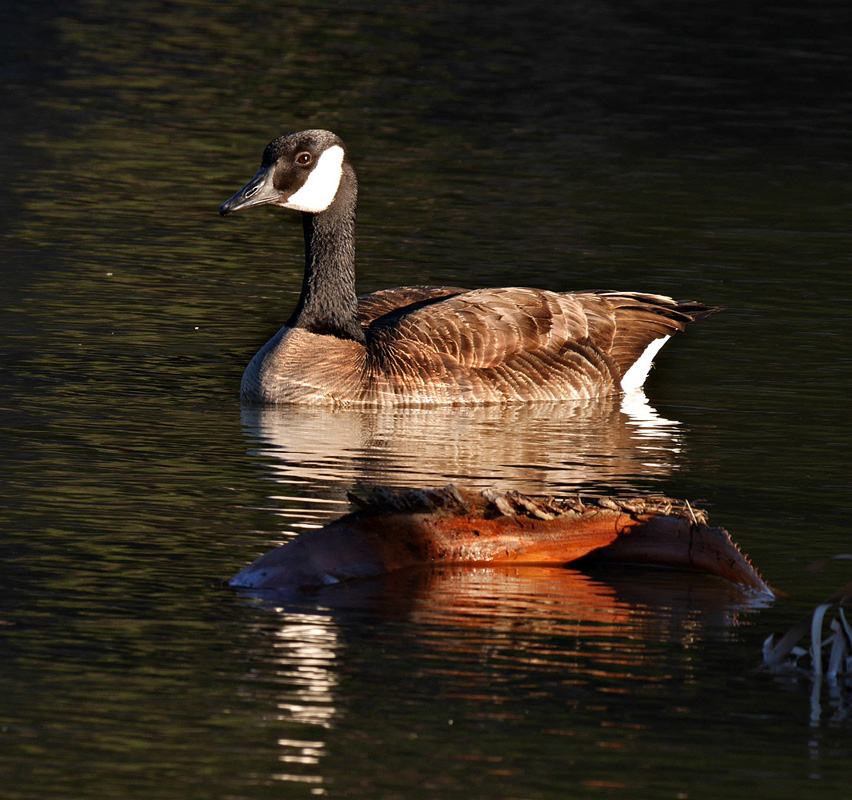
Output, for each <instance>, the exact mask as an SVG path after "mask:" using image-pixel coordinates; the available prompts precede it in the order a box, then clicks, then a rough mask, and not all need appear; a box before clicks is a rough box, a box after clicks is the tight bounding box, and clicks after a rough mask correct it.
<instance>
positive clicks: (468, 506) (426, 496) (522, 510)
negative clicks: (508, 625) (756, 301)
mask: <svg viewBox="0 0 852 800" xmlns="http://www.w3.org/2000/svg"><path fill="white" fill-rule="evenodd" d="M360 505H361V506H362V508H360V509H359V510H358V511H355V512H353V513H351V514H348V515H346V516H345V517H342V518H341V519H338V520H335V521H334V522H331V523H329V524H328V525H326V526H324V527H323V528H321V529H319V530H315V531H309V532H307V533H304V534H302V535H301V536H299V537H298V538H297V539H294V540H293V541H292V542H289V543H288V544H286V545H283V546H282V547H278V548H276V549H275V550H272V551H271V552H269V553H266V554H265V555H263V556H261V557H260V558H259V559H257V560H256V561H255V562H254V563H252V564H250V565H249V566H248V567H246V568H245V569H244V570H242V571H241V572H240V573H239V574H237V575H236V576H235V577H234V578H233V579H232V580H231V583H232V585H234V586H242V587H247V588H254V589H275V588H287V587H299V586H322V585H327V584H332V583H337V582H339V581H341V580H347V579H351V578H359V577H367V576H376V575H380V574H382V573H386V572H393V571H396V570H399V569H404V568H406V567H413V566H418V565H423V564H459V563H470V564H477V563H493V564H509V563H511V564H537V565H562V564H568V563H571V562H573V561H577V560H578V559H581V558H587V557H588V558H593V559H595V560H597V561H619V562H626V563H642V564H657V565H661V566H670V567H679V568H683V569H691V570H698V571H701V572H709V573H712V574H714V575H719V576H721V577H723V578H727V579H728V580H730V581H733V582H734V583H738V584H740V585H742V586H744V587H746V588H748V589H752V590H755V591H759V592H765V593H770V594H771V590H770V588H769V586H768V585H767V584H766V583H765V582H764V581H763V579H762V578H761V577H760V575H759V574H758V573H757V571H756V570H755V569H754V568H753V567H752V566H751V564H750V563H749V561H748V559H746V558H745V557H744V556H743V555H742V553H741V552H740V551H739V549H738V548H737V546H736V545H735V544H734V543H733V542H732V541H731V538H730V536H729V535H728V533H727V532H726V531H725V530H724V529H722V528H711V527H710V526H708V525H707V524H706V515H705V514H704V513H703V512H701V511H696V510H695V509H693V508H691V507H690V506H689V505H688V504H680V503H677V502H676V501H673V500H669V499H666V498H651V499H649V498H633V499H630V500H613V499H610V498H592V499H585V498H584V499H583V500H582V501H581V500H579V499H577V500H568V499H563V500H554V499H552V498H547V499H541V498H532V497H529V496H525V495H520V494H518V493H517V492H505V493H498V492H494V491H490V492H482V493H478V492H460V491H459V490H457V489H456V488H455V487H452V486H448V487H445V488H444V489H441V490H436V491H431V492H417V491H413V490H412V491H409V492H398V493H392V492H389V491H386V490H384V491H383V490H379V491H377V492H375V493H374V496H373V497H372V498H371V500H370V501H369V502H367V503H363V502H361V503H360Z"/></svg>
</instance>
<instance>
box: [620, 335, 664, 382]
mask: <svg viewBox="0 0 852 800" xmlns="http://www.w3.org/2000/svg"><path fill="white" fill-rule="evenodd" d="M671 338H672V337H671V336H663V337H662V338H661V339H654V341H653V342H651V344H649V345H648V346H647V347H646V348H645V352H644V353H642V355H641V356H639V358H637V359H636V360H635V361H634V362H633V366H631V367H630V369H629V370H627V372H625V373H624V377H623V378H622V379H621V390H622V391H623V392H635V391H636V390H637V389H641V388H642V384H643V383H645V378H647V377H648V373H649V372H650V371H651V365H652V364H653V363H654V358H655V357H656V355H657V353H659V352H660V350H661V349H662V347H663V345H664V344H665V343H666V342H667V341H668V340H669V339H671Z"/></svg>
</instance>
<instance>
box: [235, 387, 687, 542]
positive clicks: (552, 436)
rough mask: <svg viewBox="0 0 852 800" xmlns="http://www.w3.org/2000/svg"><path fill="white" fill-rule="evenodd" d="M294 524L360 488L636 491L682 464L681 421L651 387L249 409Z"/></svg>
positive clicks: (332, 511)
mask: <svg viewBox="0 0 852 800" xmlns="http://www.w3.org/2000/svg"><path fill="white" fill-rule="evenodd" d="M243 422H244V424H245V426H246V429H247V430H248V431H249V433H250V434H251V435H252V437H253V438H254V439H256V441H257V442H258V446H257V448H256V450H255V453H256V454H257V455H260V456H262V457H263V459H264V461H265V463H266V465H268V467H269V469H270V471H271V473H272V476H273V478H274V480H275V483H276V485H277V491H276V492H275V493H274V494H273V495H272V496H271V499H272V500H273V501H274V502H275V504H276V506H277V507H278V508H279V509H280V513H281V514H282V516H285V517H292V518H293V519H294V520H295V521H294V525H293V526H294V527H306V526H307V527H311V526H315V525H318V524H322V522H324V521H325V520H327V519H328V518H329V517H330V516H335V515H338V514H340V513H341V512H342V511H343V510H344V509H345V507H346V500H345V498H346V492H347V491H350V490H351V489H352V488H353V487H354V486H356V485H358V484H366V485H387V486H396V487H403V486H406V487H407V486H414V487H433V486H440V485H443V484H445V483H447V482H450V481H452V482H455V483H458V484H461V485H464V486H472V487H484V486H491V485H497V486H503V487H505V488H512V489H517V490H519V491H522V492H527V493H530V494H573V493H576V492H595V493H600V492H607V493H619V494H626V493H632V492H636V491H637V490H638V489H639V487H645V488H646V489H647V486H648V484H649V482H655V481H656V482H659V481H661V480H662V479H664V478H665V477H667V476H668V475H670V474H671V472H672V471H673V470H675V469H677V466H678V463H679V459H680V457H681V453H682V449H683V447H682V441H681V436H680V433H679V428H678V423H677V422H675V421H673V420H668V419H665V418H663V417H661V416H660V415H659V414H658V413H657V412H656V410H655V409H653V408H652V407H651V406H650V405H649V403H648V401H647V399H646V398H645V396H644V394H642V393H641V392H637V393H634V394H631V395H629V396H628V397H625V398H618V397H616V398H611V397H610V398H602V399H600V400H597V401H593V402H584V403H561V404H548V405H526V406H476V407H461V408H433V409H368V410H360V409H359V410H354V409H321V408H300V407H292V408H290V407H285V408H246V409H245V410H244V412H243Z"/></svg>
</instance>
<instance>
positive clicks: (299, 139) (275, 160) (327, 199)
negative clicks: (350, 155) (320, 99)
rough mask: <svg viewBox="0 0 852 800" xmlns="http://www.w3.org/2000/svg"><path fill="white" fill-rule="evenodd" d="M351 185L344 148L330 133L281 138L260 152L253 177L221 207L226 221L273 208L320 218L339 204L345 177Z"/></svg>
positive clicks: (323, 132) (301, 134) (318, 131)
mask: <svg viewBox="0 0 852 800" xmlns="http://www.w3.org/2000/svg"><path fill="white" fill-rule="evenodd" d="M347 172H348V173H349V175H350V176H351V183H352V184H353V185H354V172H353V171H352V168H351V166H350V165H349V163H348V159H347V155H346V149H345V148H344V146H343V142H342V141H341V140H340V139H339V138H338V137H337V136H335V135H334V134H333V133H331V132H330V131H323V130H309V131H299V132H298V133H291V134H289V135H287V136H279V137H278V138H277V139H273V141H271V142H270V143H269V144H268V145H267V146H266V149H265V150H264V151H263V158H262V160H261V163H260V169H259V170H258V171H257V174H256V175H255V176H254V177H253V178H252V179H251V180H250V181H249V182H248V183H247V184H246V185H245V186H243V188H242V189H240V190H239V191H238V192H237V193H236V194H234V195H233V196H232V197H230V198H229V199H228V200H226V201H225V202H224V203H222V205H221V206H219V213H220V214H221V215H222V216H223V217H224V216H225V215H227V214H233V213H234V212H235V211H242V210H243V209H245V208H253V207H254V206H262V205H273V206H281V207H283V208H289V209H291V210H293V211H302V212H305V213H307V214H319V213H322V212H323V211H326V210H327V209H328V208H329V206H331V205H332V203H334V201H335V199H336V198H337V196H338V194H339V191H340V186H341V182H342V181H343V177H344V174H346V173H347Z"/></svg>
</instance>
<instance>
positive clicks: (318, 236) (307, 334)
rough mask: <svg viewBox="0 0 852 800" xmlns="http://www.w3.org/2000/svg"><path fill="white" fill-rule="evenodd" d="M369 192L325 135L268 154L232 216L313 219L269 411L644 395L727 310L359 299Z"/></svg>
mask: <svg viewBox="0 0 852 800" xmlns="http://www.w3.org/2000/svg"><path fill="white" fill-rule="evenodd" d="M357 195H358V184H357V181H356V178H355V171H354V169H353V168H352V164H351V162H350V160H349V157H348V154H347V152H346V148H345V147H344V145H343V142H342V141H341V140H340V139H339V138H338V137H337V136H335V135H334V134H333V133H331V132H329V131H324V130H307V131H300V132H298V133H293V134H290V135H288V136H281V137H279V138H277V139H275V140H273V141H272V142H270V144H269V145H267V147H266V149H265V150H264V152H263V159H262V161H261V165H260V169H259V170H258V172H257V174H256V175H255V176H254V177H253V178H252V179H251V180H250V181H249V182H248V183H247V184H246V185H245V186H244V187H243V188H242V189H240V190H239V191H238V192H237V193H236V194H235V195H234V196H233V197H231V198H230V199H229V200H226V201H225V202H224V203H223V204H222V205H221V206H220V207H219V213H220V214H222V215H223V216H224V215H226V214H232V213H233V212H235V211H240V210H242V209H244V208H251V207H253V206H259V205H276V206H283V207H284V208H289V209H292V210H294V211H301V212H302V221H303V227H304V236H305V275H304V281H303V283H302V293H301V295H300V297H299V300H298V303H297V305H296V309H295V310H294V311H293V313H292V315H291V316H290V319H289V320H288V321H287V324H286V325H285V326H284V327H283V328H281V330H280V331H278V333H277V334H275V336H273V337H272V339H270V340H269V341H268V342H267V343H266V345H264V347H263V348H261V350H260V351H259V352H258V353H257V355H255V357H254V358H253V359H252V361H251V363H250V364H249V365H248V367H247V368H246V371H245V374H244V375H243V380H242V387H241V393H242V396H243V398H245V399H246V400H249V401H254V402H261V403H269V404H275V403H280V404H284V403H311V404H324V405H356V406H382V405H414V406H416V405H448V404H466V403H505V402H530V401H543V400H550V401H553V400H564V399H583V398H590V397H593V396H596V395H601V394H607V393H611V392H617V391H625V392H627V391H631V390H634V389H638V388H639V387H641V386H642V384H643V383H644V381H645V378H646V377H647V375H648V371H649V370H650V368H651V362H652V360H653V358H654V356H655V355H656V354H657V352H658V351H659V349H660V348H661V347H662V346H663V345H664V344H665V343H666V341H667V340H668V339H669V337H670V336H671V335H672V334H673V333H676V332H677V331H682V330H683V329H684V327H685V326H686V324H687V323H688V322H692V321H693V320H695V319H698V318H701V317H705V316H707V315H709V314H711V313H713V312H714V311H716V310H717V309H713V308H708V307H707V306H705V305H702V304H700V303H694V302H691V301H688V302H679V301H676V300H672V299H671V298H669V297H663V296H660V295H653V294H642V293H636V292H612V291H601V292H585V291H584V292H574V293H565V294H562V293H556V292H550V291H544V290H540V289H527V288H505V289H475V290H466V289H459V288H452V287H447V286H439V287H430V286H409V287H403V288H397V289H384V290H381V291H378V292H373V293H372V294H368V295H365V296H363V297H360V298H359V297H358V296H357V295H356V293H355V206H356V201H357Z"/></svg>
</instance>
